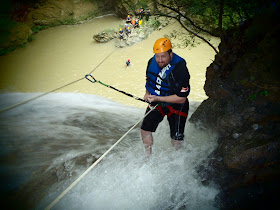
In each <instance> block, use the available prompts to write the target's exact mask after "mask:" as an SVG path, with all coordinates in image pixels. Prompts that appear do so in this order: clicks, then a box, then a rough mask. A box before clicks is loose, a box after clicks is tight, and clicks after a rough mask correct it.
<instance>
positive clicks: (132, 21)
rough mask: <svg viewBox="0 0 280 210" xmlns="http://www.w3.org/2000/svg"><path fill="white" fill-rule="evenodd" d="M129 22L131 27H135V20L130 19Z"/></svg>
mask: <svg viewBox="0 0 280 210" xmlns="http://www.w3.org/2000/svg"><path fill="white" fill-rule="evenodd" d="M131 24H132V26H133V27H135V20H134V19H132V20H131Z"/></svg>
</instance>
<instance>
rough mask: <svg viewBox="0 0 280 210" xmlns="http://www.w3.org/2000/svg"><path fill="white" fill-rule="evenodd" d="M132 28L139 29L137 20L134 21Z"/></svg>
mask: <svg viewBox="0 0 280 210" xmlns="http://www.w3.org/2000/svg"><path fill="white" fill-rule="evenodd" d="M134 28H139V20H136V21H135V25H134Z"/></svg>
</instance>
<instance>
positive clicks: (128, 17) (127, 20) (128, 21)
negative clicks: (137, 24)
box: [126, 15, 131, 23]
mask: <svg viewBox="0 0 280 210" xmlns="http://www.w3.org/2000/svg"><path fill="white" fill-rule="evenodd" d="M126 23H131V17H130V15H127V17H126Z"/></svg>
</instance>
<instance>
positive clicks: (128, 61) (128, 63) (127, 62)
mask: <svg viewBox="0 0 280 210" xmlns="http://www.w3.org/2000/svg"><path fill="white" fill-rule="evenodd" d="M125 64H126V67H128V66H129V65H130V59H128V60H127V61H126V62H125Z"/></svg>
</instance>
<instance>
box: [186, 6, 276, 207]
mask: <svg viewBox="0 0 280 210" xmlns="http://www.w3.org/2000/svg"><path fill="white" fill-rule="evenodd" d="M278 19H279V12H278V10H277V8H271V9H269V10H267V11H262V13H261V14H260V15H259V16H258V17H256V18H255V19H254V20H251V21H248V22H246V23H245V24H243V26H241V27H240V30H238V31H232V32H229V33H228V34H226V35H225V37H224V39H223V40H222V41H221V44H220V46H219V53H218V54H217V55H216V57H215V61H214V62H213V63H212V64H211V65H210V66H209V67H208V68H207V72H206V83H205V86H204V89H205V92H206V94H207V96H209V98H208V99H207V100H205V101H204V102H203V103H202V104H201V106H200V107H199V108H198V109H197V111H196V112H195V113H194V114H193V115H192V117H191V119H190V121H191V122H193V123H199V124H200V125H202V127H204V128H211V129H213V130H215V131H217V132H218V134H219V145H218V148H217V149H216V151H215V152H214V154H213V157H212V158H213V159H212V161H211V162H210V168H211V169H213V170H212V171H211V173H210V174H211V175H213V176H212V177H208V178H209V179H214V180H215V181H216V183H218V184H219V185H220V186H221V189H222V191H223V193H222V194H221V197H220V199H221V200H222V203H224V204H223V205H225V208H228V207H230V208H240V207H242V208H245V207H250V206H258V207H259V205H262V204H264V203H266V205H268V206H269V204H271V203H269V201H274V200H273V199H275V201H276V197H275V196H276V194H274V193H276V192H277V191H279V189H280V187H279V185H280V184H279V175H280V167H279V160H280V144H279V140H280V102H279V101H280V95H279V89H280V80H279V75H280V74H279V66H280V61H279V57H280V53H279V46H280V45H279V44H280V40H279V39H280V38H279V37H280V24H279V22H277V20H278ZM211 175H210V176H211ZM214 177H215V178H214ZM256 189H257V190H256ZM261 198H266V200H267V201H265V200H263V199H261ZM266 205H265V206H266Z"/></svg>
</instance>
